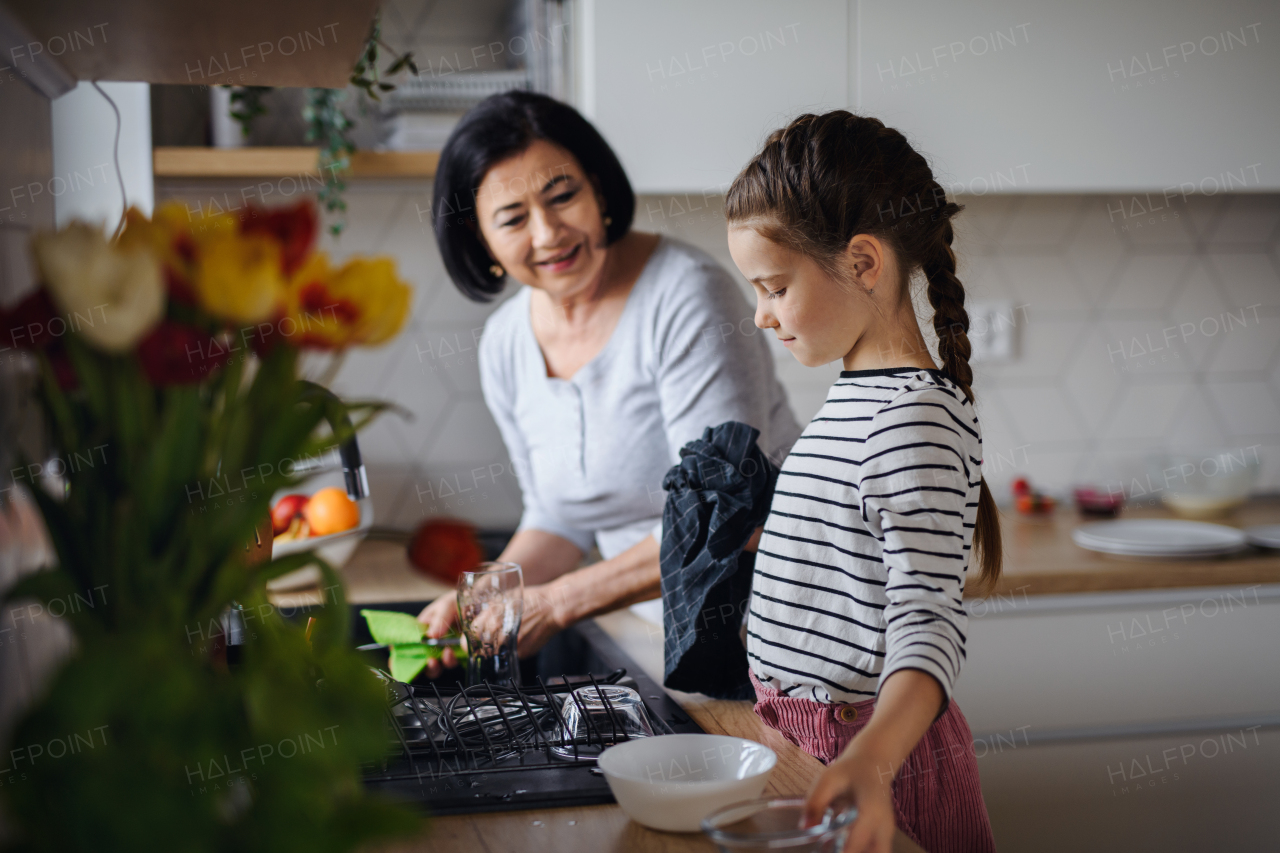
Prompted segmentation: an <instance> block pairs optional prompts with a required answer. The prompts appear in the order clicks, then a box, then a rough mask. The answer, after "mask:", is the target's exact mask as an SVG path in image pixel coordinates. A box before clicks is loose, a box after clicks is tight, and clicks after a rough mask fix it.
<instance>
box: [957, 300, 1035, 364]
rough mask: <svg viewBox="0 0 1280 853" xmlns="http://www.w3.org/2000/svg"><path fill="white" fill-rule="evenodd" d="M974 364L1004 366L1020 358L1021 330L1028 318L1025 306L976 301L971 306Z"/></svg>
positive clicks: (970, 321) (998, 301)
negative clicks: (1019, 328) (1019, 339)
mask: <svg viewBox="0 0 1280 853" xmlns="http://www.w3.org/2000/svg"><path fill="white" fill-rule="evenodd" d="M965 308H967V309H968V311H969V344H970V346H972V347H973V353H972V355H970V356H969V361H970V362H971V363H975V364H977V363H1000V362H1007V361H1013V360H1014V359H1016V358H1017V357H1018V327H1019V326H1020V325H1022V322H1021V321H1022V320H1023V319H1025V317H1026V312H1025V310H1021V309H1024V308H1025V306H1020V305H1014V304H1013V300H1010V299H975V300H973V301H972V302H968V303H967V304H966V305H965Z"/></svg>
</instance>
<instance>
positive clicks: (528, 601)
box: [516, 583, 565, 658]
mask: <svg viewBox="0 0 1280 853" xmlns="http://www.w3.org/2000/svg"><path fill="white" fill-rule="evenodd" d="M555 589H556V587H555V584H551V583H546V584H539V585H537V586H526V587H525V588H524V615H523V616H521V617H520V639H519V640H517V641H516V654H517V656H518V657H522V658H527V657H530V656H532V655H534V654H537V652H538V649H540V648H542V647H543V646H545V645H546V644H547V640H550V639H551V638H552V637H554V636H555V635H556V634H558V633H560V632H561V631H563V630H564V628H565V624H564V622H562V621H561V617H560V616H559V614H558V612H557V608H556V606H555V603H556V602H555V599H556V592H555Z"/></svg>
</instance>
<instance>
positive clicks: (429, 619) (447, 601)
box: [418, 592, 459, 678]
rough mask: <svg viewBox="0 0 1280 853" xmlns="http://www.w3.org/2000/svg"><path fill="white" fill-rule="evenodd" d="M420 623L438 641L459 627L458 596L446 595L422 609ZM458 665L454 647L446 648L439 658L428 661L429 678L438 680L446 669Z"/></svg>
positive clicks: (428, 634)
mask: <svg viewBox="0 0 1280 853" xmlns="http://www.w3.org/2000/svg"><path fill="white" fill-rule="evenodd" d="M418 621H419V622H421V623H422V624H423V625H426V626H427V636H428V637H430V638H432V639H438V638H440V637H443V636H444V635H445V634H447V633H449V632H450V631H451V630H454V629H455V628H457V627H459V626H458V594H457V593H456V592H450V593H446V594H445V595H442V596H440V597H439V598H437V599H436V600H435V601H433V602H431V603H430V604H428V605H427V606H426V607H424V608H422V612H421V613H419V614H418ZM457 665H458V656H457V655H456V654H455V653H454V647H453V646H445V649H444V652H443V653H442V654H441V655H440V657H439V658H430V659H428V660H427V677H428V678H437V677H439V675H440V673H441V672H443V671H444V670H446V669H453V668H454V667H455V666H457Z"/></svg>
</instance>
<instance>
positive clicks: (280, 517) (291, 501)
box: [271, 495, 310, 536]
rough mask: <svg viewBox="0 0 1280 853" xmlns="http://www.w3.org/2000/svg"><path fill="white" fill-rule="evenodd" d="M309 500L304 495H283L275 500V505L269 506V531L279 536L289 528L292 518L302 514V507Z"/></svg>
mask: <svg viewBox="0 0 1280 853" xmlns="http://www.w3.org/2000/svg"><path fill="white" fill-rule="evenodd" d="M308 500H310V498H308V497H307V496H306V495H285V496H284V497H282V498H281V499H280V500H278V501H276V505H275V506H273V507H272V508H271V532H272V534H273V535H275V536H279V535H280V534H281V533H284V532H285V531H286V530H288V529H289V525H290V524H291V523H292V522H293V520H294V518H296V517H297V516H299V515H302V510H303V508H304V507H305V506H306V505H307V501H308Z"/></svg>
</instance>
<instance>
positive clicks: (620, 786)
mask: <svg viewBox="0 0 1280 853" xmlns="http://www.w3.org/2000/svg"><path fill="white" fill-rule="evenodd" d="M777 763H778V756H777V754H776V753H775V752H774V751H773V750H772V749H770V748H769V747H767V746H764V745H763V744H759V743H756V742H755V741H751V740H746V739H744V738H739V737H728V736H727V735H707V734H701V735H694V734H686V735H661V736H658V737H651V738H643V739H640V740H632V741H627V742H626V743H621V744H618V745H617V746H614V747H610V748H609V749H606V750H605V751H604V752H602V753H601V754H600V761H599V766H600V769H601V770H602V771H604V776H605V779H606V780H607V781H608V783H609V790H611V791H613V796H614V798H615V799H617V801H618V805H619V806H621V807H622V810H623V811H624V812H626V813H627V816H628V817H630V818H631V819H632V820H634V821H635V822H636V823H642V824H644V825H645V826H647V827H650V828H651V829H660V830H664V831H666V832H697V831H698V829H699V828H700V825H701V822H702V819H703V818H704V817H706V816H707V815H709V814H711V813H712V812H714V811H715V810H716V809H719V808H722V807H724V806H727V805H729V804H730V803H736V802H740V801H742V800H753V799H755V798H757V797H759V796H760V794H761V793H762V792H763V791H764V786H765V784H766V783H768V781H769V774H770V773H771V772H773V768H774V765H776V764H777Z"/></svg>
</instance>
